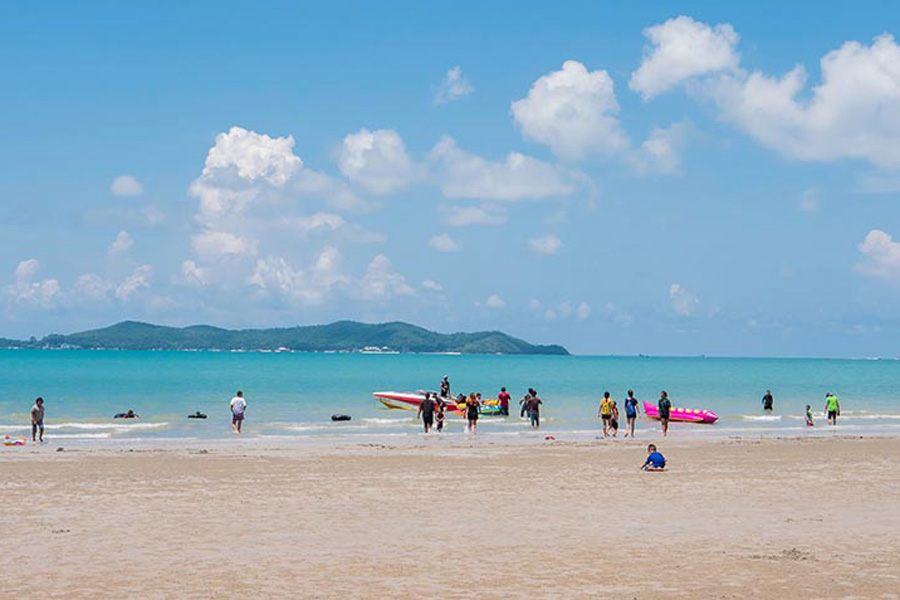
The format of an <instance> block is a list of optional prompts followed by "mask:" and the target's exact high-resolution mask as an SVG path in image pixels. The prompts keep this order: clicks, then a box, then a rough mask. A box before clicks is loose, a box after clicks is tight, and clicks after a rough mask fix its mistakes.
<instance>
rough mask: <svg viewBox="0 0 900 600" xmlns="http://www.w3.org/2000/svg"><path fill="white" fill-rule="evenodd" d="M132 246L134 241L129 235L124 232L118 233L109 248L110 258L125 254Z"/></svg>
mask: <svg viewBox="0 0 900 600" xmlns="http://www.w3.org/2000/svg"><path fill="white" fill-rule="evenodd" d="M133 245H134V240H132V239H131V234H129V233H128V232H127V231H124V230H123V231H120V232H119V233H118V234H117V235H116V239H115V241H113V243H112V244H110V246H109V254H110V255H111V256H116V255H120V254H125V253H126V252H128V250H129V249H131V247H132V246H133Z"/></svg>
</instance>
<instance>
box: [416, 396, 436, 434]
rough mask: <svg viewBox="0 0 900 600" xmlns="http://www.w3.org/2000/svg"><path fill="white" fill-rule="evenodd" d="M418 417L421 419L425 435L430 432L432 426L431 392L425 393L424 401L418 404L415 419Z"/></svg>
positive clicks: (432, 406) (432, 403) (432, 407)
mask: <svg viewBox="0 0 900 600" xmlns="http://www.w3.org/2000/svg"><path fill="white" fill-rule="evenodd" d="M419 417H422V423H423V424H424V425H425V433H428V432H430V431H431V426H432V425H434V400H432V399H431V392H426V393H425V399H424V400H422V402H421V403H419V412H417V413H416V418H417V419H418V418H419Z"/></svg>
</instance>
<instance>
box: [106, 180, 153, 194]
mask: <svg viewBox="0 0 900 600" xmlns="http://www.w3.org/2000/svg"><path fill="white" fill-rule="evenodd" d="M109 191H110V192H111V193H112V195H113V196H119V197H128V196H140V195H141V194H143V193H144V186H143V185H141V182H140V181H138V180H137V179H135V178H134V177H132V176H131V175H119V176H118V177H116V178H115V179H113V182H112V184H110V186H109Z"/></svg>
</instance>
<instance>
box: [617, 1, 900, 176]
mask: <svg viewBox="0 0 900 600" xmlns="http://www.w3.org/2000/svg"><path fill="white" fill-rule="evenodd" d="M681 19H684V21H682V22H681V24H680V25H679V26H678V27H677V28H674V29H672V31H675V29H677V32H676V33H677V35H675V34H673V36H674V37H673V38H672V39H671V40H668V41H665V40H663V39H662V38H660V39H661V42H660V43H661V45H660V46H659V48H658V50H659V51H660V52H663V48H666V47H669V46H666V45H665V44H669V43H671V44H675V42H677V44H676V45H672V48H676V47H677V48H678V49H680V50H678V52H675V50H672V52H663V54H661V55H660V56H670V57H679V58H678V59H677V62H679V64H684V65H686V66H685V69H686V70H684V69H679V68H664V67H665V63H664V62H659V61H657V60H656V59H657V58H658V57H657V54H656V51H654V52H653V53H651V54H650V55H649V57H647V58H645V63H644V64H642V65H641V68H639V69H638V71H636V72H635V74H634V76H633V78H632V81H633V82H635V81H636V82H638V83H636V84H633V85H632V87H634V86H635V85H637V86H638V87H637V88H636V89H639V91H642V92H644V93H645V95H646V96H647V97H649V96H652V95H655V94H657V93H661V92H663V91H666V90H668V89H671V88H672V87H674V86H677V85H678V84H680V83H685V82H687V81H688V80H691V81H692V82H693V84H692V86H691V88H690V89H691V90H692V92H693V93H694V94H696V95H698V96H699V97H700V98H702V99H708V100H711V101H712V102H713V103H714V104H715V105H716V106H717V108H718V111H719V114H720V115H721V117H722V118H723V119H724V120H726V121H729V122H731V123H733V124H734V125H736V126H737V127H738V128H740V129H741V130H743V131H744V132H745V133H747V134H748V135H750V136H751V137H752V138H754V139H755V140H756V141H757V142H759V143H760V144H762V145H763V146H766V147H768V148H771V149H774V150H776V151H778V152H780V153H781V154H783V155H784V156H787V157H789V158H793V159H796V160H802V161H822V162H827V161H833V160H838V159H845V158H856V159H861V160H866V161H869V162H871V163H872V164H874V165H877V166H879V167H882V168H887V169H896V168H900V144H898V143H897V140H898V139H900V118H898V117H897V115H898V114H900V46H898V45H897V44H896V42H895V41H894V38H893V36H891V35H888V34H885V35H881V36H878V37H876V38H875V39H874V41H873V42H872V44H871V45H868V46H867V45H865V44H861V43H859V42H856V41H848V42H845V43H844V44H843V45H842V46H841V47H840V48H838V49H836V50H833V51H831V52H829V53H828V54H826V55H825V56H824V57H823V58H822V60H821V61H820V70H821V74H822V75H821V82H820V83H819V84H818V85H815V86H813V87H812V88H811V89H810V90H809V91H808V92H807V91H806V83H807V73H806V69H805V68H804V67H803V66H802V65H797V66H795V67H794V68H793V69H791V70H790V71H788V72H787V73H785V74H784V75H781V76H771V75H767V74H764V73H762V72H760V71H753V72H748V71H747V70H745V69H743V68H741V67H740V65H739V64H738V55H737V54H736V53H735V52H734V48H733V46H734V45H735V44H736V43H737V34H734V33H733V31H732V30H731V29H730V26H727V25H719V26H717V27H716V28H709V27H708V26H707V25H704V24H702V23H696V22H694V21H691V20H690V19H688V18H687V17H681ZM677 22H678V19H676V20H674V21H669V22H667V23H665V24H663V25H660V26H658V27H660V28H663V29H660V30H655V29H654V28H650V30H648V31H651V30H654V31H663V30H664V29H665V28H667V27H670V26H673V24H677ZM672 60H675V59H672ZM660 61H661V59H660ZM645 67H646V68H645ZM650 67H653V68H652V69H650ZM688 67H689V68H688ZM648 69H649V70H648ZM648 73H655V74H656V75H657V76H658V77H657V78H656V79H654V78H651V77H649V75H647V74H648ZM660 73H671V75H664V76H660V75H659V74H660ZM660 77H661V78H660Z"/></svg>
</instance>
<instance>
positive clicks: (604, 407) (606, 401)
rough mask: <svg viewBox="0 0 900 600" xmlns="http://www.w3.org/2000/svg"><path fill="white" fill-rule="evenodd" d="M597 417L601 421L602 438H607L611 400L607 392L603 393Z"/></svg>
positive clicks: (610, 416) (610, 415)
mask: <svg viewBox="0 0 900 600" xmlns="http://www.w3.org/2000/svg"><path fill="white" fill-rule="evenodd" d="M597 416H598V417H600V420H601V421H603V437H609V421H610V419H612V398H610V397H609V392H603V400H601V401H600V408H599V409H598V410H597Z"/></svg>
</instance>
